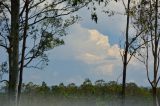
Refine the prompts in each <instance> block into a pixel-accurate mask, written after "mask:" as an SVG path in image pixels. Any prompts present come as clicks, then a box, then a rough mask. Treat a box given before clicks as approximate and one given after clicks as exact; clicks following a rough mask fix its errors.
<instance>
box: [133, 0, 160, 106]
mask: <svg viewBox="0 0 160 106" xmlns="http://www.w3.org/2000/svg"><path fill="white" fill-rule="evenodd" d="M158 8H159V2H158V0H141V1H140V2H139V5H138V9H137V10H138V11H137V12H136V14H135V15H136V16H135V17H134V20H135V22H134V24H135V28H137V29H138V30H139V31H141V30H142V29H144V28H145V29H146V31H145V32H144V33H143V34H142V36H141V39H140V43H141V44H142V43H143V44H144V45H143V48H140V50H138V53H137V54H138V59H139V60H140V61H141V62H142V63H144V65H145V68H146V73H147V79H148V81H149V83H150V85H151V87H152V95H153V105H154V106H157V105H158V101H157V86H158V83H159V80H160V76H158V70H159V62H160V59H159V57H160V46H159V43H160V40H159V39H160V38H159V34H160V33H159V32H158V30H159V25H158V23H159V19H158V17H159V9H158ZM152 60H153V61H152ZM151 61H152V62H151ZM150 70H153V72H152V73H153V78H152V79H153V80H151V77H150V72H151V71H150Z"/></svg>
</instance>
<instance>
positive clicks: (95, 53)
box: [65, 25, 121, 76]
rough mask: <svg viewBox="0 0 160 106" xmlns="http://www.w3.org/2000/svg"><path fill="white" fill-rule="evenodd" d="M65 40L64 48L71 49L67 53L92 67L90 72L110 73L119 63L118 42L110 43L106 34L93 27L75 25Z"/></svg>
mask: <svg viewBox="0 0 160 106" xmlns="http://www.w3.org/2000/svg"><path fill="white" fill-rule="evenodd" d="M74 32H76V33H74ZM77 32H78V33H77ZM65 41H66V48H68V49H69V48H70V49H71V51H72V52H70V53H69V54H70V55H72V58H74V59H76V60H79V61H81V62H84V63H85V64H88V65H89V66H90V67H94V68H91V70H90V72H91V74H98V75H104V76H107V75H112V73H113V71H114V67H117V66H119V65H120V64H121V56H120V53H119V50H120V48H119V46H118V44H114V45H110V42H109V38H108V36H107V35H103V34H101V33H100V32H98V31H97V30H95V29H89V30H88V29H85V28H82V27H81V26H80V25H76V26H74V28H73V30H72V33H71V35H70V36H69V37H67V38H66V40H65ZM118 64H119V65H118Z"/></svg>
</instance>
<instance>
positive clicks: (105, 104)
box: [0, 79, 160, 106]
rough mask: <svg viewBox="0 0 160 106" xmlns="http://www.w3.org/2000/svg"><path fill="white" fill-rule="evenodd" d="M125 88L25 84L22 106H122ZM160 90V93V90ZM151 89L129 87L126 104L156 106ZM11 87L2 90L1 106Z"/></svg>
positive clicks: (87, 83) (100, 83)
mask: <svg viewBox="0 0 160 106" xmlns="http://www.w3.org/2000/svg"><path fill="white" fill-rule="evenodd" d="M121 88H122V87H121V84H118V83H117V82H115V81H110V82H105V81H104V80H97V81H96V82H95V83H92V82H91V81H90V80H89V79H86V80H85V81H84V82H83V83H82V84H81V85H80V86H76V84H75V83H70V84H68V85H67V86H65V85H64V84H63V83H60V84H59V85H54V86H47V84H46V83H45V82H42V84H41V85H36V84H33V83H32V82H29V83H28V84H23V89H22V97H21V105H22V106H119V104H120V95H121V94H120V93H121ZM159 90H160V89H159ZM151 91H152V90H151V89H150V88H147V87H139V86H137V85H136V84H135V83H127V86H126V101H127V103H128V105H127V106H142V105H143V106H152V105H151V104H152V93H151ZM6 92H7V86H3V87H1V93H0V103H1V104H2V105H1V104H0V106H7V102H6V101H5V100H7V99H6V98H7V93H6Z"/></svg>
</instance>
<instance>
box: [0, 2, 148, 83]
mask: <svg viewBox="0 0 160 106" xmlns="http://www.w3.org/2000/svg"><path fill="white" fill-rule="evenodd" d="M103 9H106V8H105V7H103V8H102V7H98V8H97V15H98V23H97V24H96V23H95V22H93V21H92V20H91V16H90V14H91V13H90V11H88V10H87V9H86V8H84V9H81V10H80V11H78V13H76V14H78V15H79V16H81V17H82V19H81V20H80V21H79V22H78V23H76V24H74V25H73V26H71V27H70V28H69V29H68V35H67V36H65V37H64V38H63V39H64V41H65V45H63V46H59V47H57V48H55V49H53V50H50V51H49V52H48V53H47V54H48V57H49V60H50V61H49V65H48V66H46V67H45V68H44V69H43V70H37V69H26V70H25V72H24V82H25V83H27V82H33V83H37V84H41V82H42V81H45V82H46V83H47V84H48V85H56V84H59V83H61V82H63V83H64V84H69V83H76V84H77V85H80V84H81V83H82V82H83V81H84V79H85V78H89V79H91V80H92V82H94V81H96V80H99V79H104V80H105V81H117V78H118V77H119V76H120V75H121V74H122V61H121V56H120V53H119V51H121V50H122V49H121V48H120V46H119V43H120V41H121V40H122V41H123V39H124V32H125V27H126V16H124V15H114V16H111V17H108V16H107V14H105V13H103V12H102V10H103ZM107 9H110V10H111V9H112V10H113V9H114V11H117V12H120V13H123V12H124V7H123V5H122V3H121V2H118V3H115V2H114V3H110V5H109V6H108V7H107ZM0 57H1V59H2V60H3V58H4V57H6V56H4V55H3V52H1V54H0ZM118 82H119V83H121V82H122V81H121V78H120V79H119V80H118ZM127 82H135V83H137V84H138V85H140V86H149V83H148V82H147V78H146V71H145V68H144V65H143V64H141V63H140V62H138V61H137V60H136V59H134V58H133V59H132V60H131V62H130V64H129V66H128V70H127Z"/></svg>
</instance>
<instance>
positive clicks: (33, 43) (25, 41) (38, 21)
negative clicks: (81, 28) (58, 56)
mask: <svg viewBox="0 0 160 106" xmlns="http://www.w3.org/2000/svg"><path fill="white" fill-rule="evenodd" d="M89 2H90V0H54V1H49V0H23V1H22V0H16V1H13V0H11V1H9V0H1V1H0V7H1V8H0V10H1V11H0V19H1V23H0V25H1V26H0V30H1V34H0V41H1V43H0V46H1V47H3V48H5V49H6V51H7V53H8V55H9V56H8V59H9V62H8V63H9V97H10V100H11V103H10V104H12V106H15V105H16V102H17V93H18V100H19V99H20V93H21V85H22V79H23V70H24V68H30V67H34V68H39V66H41V65H42V64H41V63H44V62H45V63H46V62H48V59H47V55H46V51H48V50H50V49H53V48H54V47H56V46H59V45H62V44H64V41H63V40H61V39H60V37H61V36H63V35H66V32H65V30H66V29H67V28H68V27H69V26H70V25H72V24H73V23H75V22H76V21H77V19H78V17H77V16H70V17H69V18H68V17H65V16H67V15H70V14H72V13H74V12H75V11H78V10H79V9H80V8H82V7H84V6H86V5H87V4H88V3H89ZM63 16H64V18H62V17H63ZM10 17H11V18H10ZM33 61H34V62H33ZM36 62H38V63H37V64H36ZM18 79H19V82H18ZM17 88H18V89H17Z"/></svg>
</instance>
